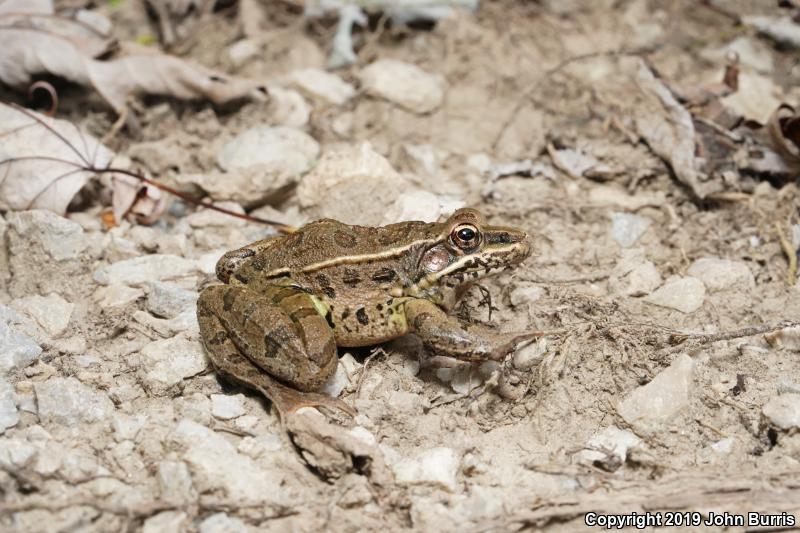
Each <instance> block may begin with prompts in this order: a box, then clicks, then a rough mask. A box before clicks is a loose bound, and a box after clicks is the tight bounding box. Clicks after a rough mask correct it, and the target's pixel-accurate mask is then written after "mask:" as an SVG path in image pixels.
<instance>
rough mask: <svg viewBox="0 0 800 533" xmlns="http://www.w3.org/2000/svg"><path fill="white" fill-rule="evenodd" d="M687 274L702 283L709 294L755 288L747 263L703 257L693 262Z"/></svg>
mask: <svg viewBox="0 0 800 533" xmlns="http://www.w3.org/2000/svg"><path fill="white" fill-rule="evenodd" d="M687 273H688V274H689V275H690V276H693V277H695V278H697V279H699V280H700V281H702V282H703V284H704V285H705V286H706V288H707V289H708V291H709V292H717V291H722V290H725V289H731V288H740V289H745V290H748V289H752V288H754V287H755V278H754V277H753V273H752V272H751V271H750V267H748V266H747V263H744V262H742V261H730V260H728V259H719V258H717V257H704V258H702V259H697V260H696V261H695V262H693V263H692V264H691V266H690V267H689V270H687Z"/></svg>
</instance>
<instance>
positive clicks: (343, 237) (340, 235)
mask: <svg viewBox="0 0 800 533" xmlns="http://www.w3.org/2000/svg"><path fill="white" fill-rule="evenodd" d="M333 241H334V242H335V243H336V245H337V246H340V247H341V248H352V247H354V246H355V245H356V243H357V242H358V239H356V238H355V236H354V235H351V234H350V233H347V232H344V231H341V230H339V231H337V232H335V233H334V234H333Z"/></svg>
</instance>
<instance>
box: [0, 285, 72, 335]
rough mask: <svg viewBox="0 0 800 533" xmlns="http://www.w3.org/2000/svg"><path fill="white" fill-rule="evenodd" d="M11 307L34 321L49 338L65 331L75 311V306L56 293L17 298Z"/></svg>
mask: <svg viewBox="0 0 800 533" xmlns="http://www.w3.org/2000/svg"><path fill="white" fill-rule="evenodd" d="M11 305H12V306H13V307H14V308H15V309H17V310H18V311H20V312H23V313H25V314H26V315H28V316H29V317H31V318H32V319H33V320H35V321H36V322H37V323H38V324H39V325H40V326H41V327H42V329H44V330H45V331H46V332H47V334H48V335H50V336H51V337H58V336H59V335H61V333H63V332H64V330H65V329H67V325H68V324H69V321H70V318H71V317H72V311H73V310H74V309H75V304H72V303H69V302H68V301H66V300H65V299H64V298H62V297H61V296H59V295H58V294H56V293H50V294H48V295H47V296H39V295H34V296H26V297H25V298H18V299H16V300H14V301H13V302H12V304H11Z"/></svg>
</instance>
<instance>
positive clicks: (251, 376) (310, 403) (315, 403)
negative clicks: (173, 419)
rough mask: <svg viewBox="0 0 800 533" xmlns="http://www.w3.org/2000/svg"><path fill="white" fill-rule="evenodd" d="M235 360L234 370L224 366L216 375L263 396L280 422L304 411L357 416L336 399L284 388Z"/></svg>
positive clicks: (243, 361)
mask: <svg viewBox="0 0 800 533" xmlns="http://www.w3.org/2000/svg"><path fill="white" fill-rule="evenodd" d="M234 349H235V347H234ZM236 356H237V364H236V365H235V366H232V365H226V368H225V369H222V368H217V371H218V372H220V373H221V374H223V375H224V376H226V377H228V378H229V379H231V380H233V381H235V382H238V383H240V384H242V385H244V386H246V387H250V388H252V389H255V390H257V391H259V392H260V393H261V394H263V395H264V396H265V397H266V398H267V399H268V400H269V401H270V402H272V406H273V407H274V408H275V410H276V411H278V416H279V417H280V419H281V421H285V420H286V415H288V414H291V413H293V412H295V411H297V410H298V409H301V408H303V407H327V408H329V409H332V410H336V411H342V412H344V413H345V414H347V415H349V416H351V417H355V416H356V411H355V409H353V408H352V407H350V406H349V405H348V404H346V403H345V402H344V401H342V400H340V399H339V398H334V397H333V396H328V395H327V394H321V393H318V392H303V391H299V390H295V389H292V388H291V387H287V386H286V385H284V384H283V383H281V382H279V381H277V380H275V379H274V378H272V377H271V376H270V375H269V374H267V373H265V372H264V371H263V370H261V369H260V368H258V367H257V366H256V365H254V364H253V363H252V362H250V360H249V359H247V358H246V357H243V356H241V355H240V354H239V353H238V352H237V353H236Z"/></svg>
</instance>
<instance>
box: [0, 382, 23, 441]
mask: <svg viewBox="0 0 800 533" xmlns="http://www.w3.org/2000/svg"><path fill="white" fill-rule="evenodd" d="M17 422H19V412H17V404H16V402H15V400H14V387H13V386H12V385H11V384H10V383H9V382H8V381H6V380H5V379H2V378H0V435H2V434H3V433H4V432H5V430H7V429H8V428H10V427H14V426H16V425H17Z"/></svg>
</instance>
